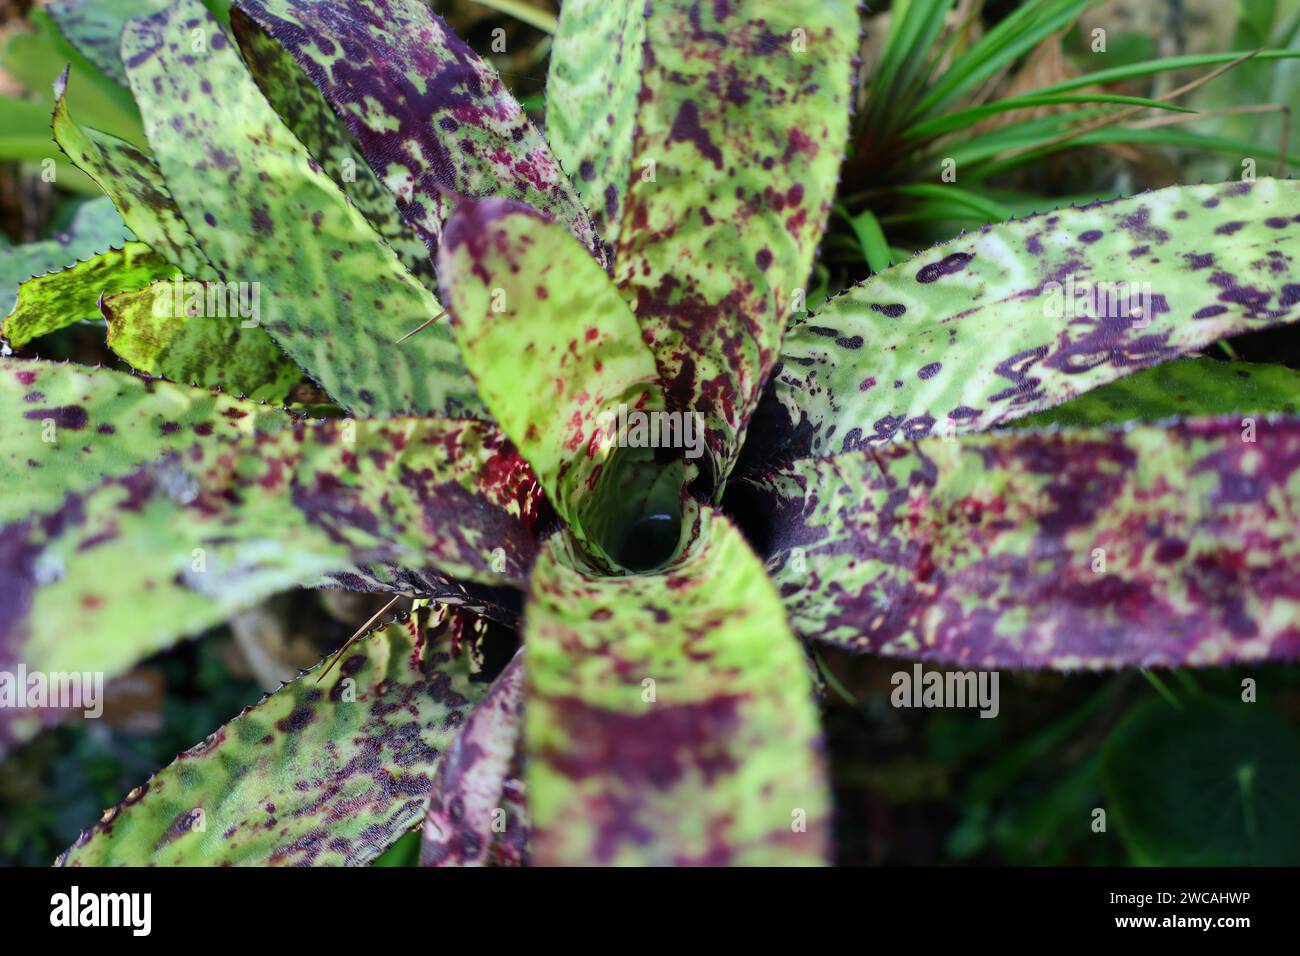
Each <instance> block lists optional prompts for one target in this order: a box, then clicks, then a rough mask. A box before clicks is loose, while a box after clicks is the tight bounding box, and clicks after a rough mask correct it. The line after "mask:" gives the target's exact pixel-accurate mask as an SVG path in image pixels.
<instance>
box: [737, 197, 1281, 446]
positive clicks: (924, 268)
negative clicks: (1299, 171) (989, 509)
mask: <svg viewBox="0 0 1300 956" xmlns="http://www.w3.org/2000/svg"><path fill="white" fill-rule="evenodd" d="M1297 239H1300V183H1297V182H1294V181H1290V180H1276V179H1260V180H1257V181H1255V182H1239V183H1225V184H1221V185H1213V186H1172V187H1170V188H1168V189H1161V190H1157V191H1155V192H1150V193H1144V194H1143V195H1141V196H1136V197H1133V198H1131V199H1118V200H1114V201H1112V202H1105V203H1094V204H1092V205H1089V206H1084V207H1080V208H1069V209H1060V210H1057V211H1056V212H1052V213H1044V214H1040V215H1037V216H1030V217H1029V218H1027V219H1022V220H1017V221H1013V222H1007V223H998V224H996V225H991V226H985V227H984V228H983V229H980V230H978V231H976V232H973V233H969V234H967V235H965V236H962V237H961V238H959V239H954V240H952V241H951V242H946V243H943V244H942V245H939V246H936V247H934V248H933V249H930V250H927V251H925V252H921V253H918V254H917V255H916V256H914V257H913V258H912V259H911V260H909V261H908V262H906V263H904V264H903V265H900V266H896V267H894V268H892V269H888V270H886V271H884V272H881V273H878V274H876V275H874V276H872V277H871V278H869V279H867V280H866V281H864V282H862V283H860V284H859V285H857V286H854V287H853V288H852V289H851V290H849V291H848V292H847V293H845V294H844V295H841V296H839V297H837V298H835V299H832V300H831V301H830V302H829V303H828V304H827V305H826V307H825V308H824V309H823V310H822V311H821V312H819V313H818V314H817V315H815V316H813V317H811V318H810V319H808V320H807V321H806V322H804V323H802V324H800V325H799V326H798V327H796V328H793V329H791V331H790V333H789V335H787V336H786V340H785V342H784V343H783V344H782V347H781V365H780V369H779V371H778V372H777V373H776V375H775V376H774V382H775V384H774V388H773V390H772V392H771V394H770V395H769V396H768V397H767V398H766V399H765V401H764V403H763V406H762V407H761V408H760V411H759V414H758V416H756V420H755V424H754V427H753V429H752V430H751V438H752V440H753V442H754V446H753V447H754V448H755V449H756V450H758V452H759V457H760V458H761V459H762V460H764V461H780V460H783V459H789V458H793V457H800V456H803V455H833V454H836V453H837V452H841V451H849V450H852V449H854V448H861V447H867V446H876V445H881V444H887V443H889V442H892V441H898V440H902V439H915V438H920V437H923V436H925V435H929V434H931V433H935V434H960V433H963V432H975V431H982V430H984V429H987V428H991V427H993V426H994V425H998V424H1001V423H1004V422H1008V421H1011V420H1013V419H1016V418H1019V417H1021V416H1024V415H1028V414H1030V413H1032V412H1036V411H1041V410H1042V409H1045V408H1050V407H1051V406H1053V405H1057V404H1060V403H1061V402H1064V401H1066V400H1067V399H1069V398H1072V397H1073V396H1075V395H1079V394H1081V393H1084V392H1087V391H1088V390H1089V389H1092V388H1096V387H1098V386H1100V385H1104V384H1106V383H1107V382H1111V381H1114V380H1115V379H1118V378H1120V377H1122V376H1124V375H1128V374H1131V373H1133V372H1136V371H1138V370H1140V369H1143V368H1146V367H1148V366H1151V365H1155V364H1158V363H1160V362H1165V361H1168V360H1170V359H1173V358H1177V357H1179V356H1182V355H1184V354H1186V353H1188V352H1194V351H1196V350H1197V349H1200V348H1203V347H1204V346H1206V345H1208V344H1209V343H1211V342H1214V341H1216V340H1217V339H1220V338H1223V337H1225V336H1229V335H1235V334H1238V333H1241V332H1247V331H1252V330H1255V329H1263V328H1268V327H1270V326H1274V325H1279V324H1281V323H1285V322H1294V321H1295V320H1296V319H1298V318H1300V260H1297V257H1296V254H1295V252H1294V251H1293V247H1294V245H1295V243H1296V241H1297Z"/></svg>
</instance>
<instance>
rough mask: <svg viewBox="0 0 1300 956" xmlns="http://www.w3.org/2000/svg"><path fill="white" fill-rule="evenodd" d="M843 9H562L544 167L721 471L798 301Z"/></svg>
mask: <svg viewBox="0 0 1300 956" xmlns="http://www.w3.org/2000/svg"><path fill="white" fill-rule="evenodd" d="M857 24H858V14H857V7H856V4H855V3H853V2H850V0H830V2H828V0H793V2H784V3H761V2H757V0H729V2H726V3H699V2H687V0H651V2H649V3H644V2H641V0H628V2H624V3H619V2H609V0H567V2H566V3H565V4H564V5H563V8H562V10H561V13H560V22H559V30H558V32H557V34H556V40H555V49H554V51H553V52H552V55H551V73H550V77H549V82H548V86H547V123H548V128H549V131H550V135H551V139H552V143H553V145H554V147H555V150H556V154H557V155H558V156H559V157H560V159H561V161H562V162H563V163H564V164H565V167H566V168H567V169H568V170H569V172H570V174H571V175H573V176H574V177H575V183H576V185H577V186H578V189H579V191H580V192H581V193H582V196H583V198H584V199H585V200H586V202H587V204H588V206H589V207H590V208H592V209H593V210H597V213H596V214H597V215H598V217H599V223H600V226H599V228H601V230H602V234H603V235H604V237H605V238H606V239H607V240H608V241H610V242H611V243H612V245H613V257H614V276H615V279H616V281H617V282H618V285H619V287H620V289H621V290H622V291H623V294H624V296H625V297H626V298H627V300H628V301H629V302H630V303H632V305H633V308H634V310H635V312H636V315H637V319H638V320H639V321H640V323H641V327H642V330H643V331H644V333H645V337H646V341H647V342H648V343H649V344H650V345H651V348H652V349H653V351H654V353H655V357H656V359H657V361H658V365H659V369H660V372H661V376H662V379H663V381H664V383H665V388H666V389H667V390H668V399H669V404H670V407H671V408H672V409H675V410H695V411H699V412H702V413H703V414H704V415H705V418H706V423H707V425H708V446H709V450H710V458H711V459H712V470H713V479H714V480H715V481H720V480H721V479H722V478H723V477H725V475H726V474H727V473H728V471H729V470H730V468H731V462H732V459H733V457H734V456H735V454H736V452H737V450H738V449H739V446H740V441H741V437H742V433H743V430H744V427H745V423H746V422H747V421H748V420H749V416H750V413H751V412H752V410H753V408H754V405H755V404H756V403H757V402H758V399H759V394H760V390H761V389H762V387H763V383H764V381H765V380H766V378H767V376H768V374H769V372H770V370H771V369H772V367H773V365H774V364H775V362H776V358H777V350H778V348H779V346H780V342H781V335H782V333H783V332H784V330H785V324H786V320H787V318H788V317H789V315H790V312H791V310H792V307H794V308H799V307H800V306H798V305H797V302H798V301H799V300H800V298H801V295H802V287H804V285H805V283H806V280H807V278H808V273H809V269H810V268H811V265H812V258H813V253H814V250H815V249H816V247H817V243H818V241H819V240H820V238H821V234H822V229H823V227H824V224H825V221H826V215H827V213H828V212H829V210H830V203H831V197H832V194H833V193H834V189H835V177H836V174H837V172H838V170H839V165H840V159H841V158H842V156H843V147H844V141H845V137H846V135H847V130H848V115H849V109H850V103H849V92H850V88H851V74H852V70H851V61H852V58H853V56H854V54H855V52H856V51H857V47H858V29H857Z"/></svg>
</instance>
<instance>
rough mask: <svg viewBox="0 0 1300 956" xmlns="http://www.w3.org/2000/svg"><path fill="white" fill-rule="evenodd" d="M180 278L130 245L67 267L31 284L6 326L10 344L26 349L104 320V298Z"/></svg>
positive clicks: (158, 259) (146, 249)
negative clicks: (38, 341) (74, 327)
mask: <svg viewBox="0 0 1300 956" xmlns="http://www.w3.org/2000/svg"><path fill="white" fill-rule="evenodd" d="M178 274H179V272H178V270H177V269H176V267H175V266H173V265H170V264H168V262H167V260H165V259H163V258H162V257H161V256H159V255H158V254H157V253H156V252H154V251H153V250H152V249H150V248H149V247H148V246H146V245H145V244H144V243H143V242H128V243H125V244H124V245H123V246H122V247H121V248H120V249H109V250H108V251H106V252H101V253H99V254H98V255H96V256H92V257H91V258H89V259H87V260H85V261H84V262H78V263H76V264H74V265H71V266H67V267H66V268H64V269H62V270H60V271H59V272H52V273H49V274H48V275H44V276H37V277H36V278H33V279H28V280H27V281H26V282H24V283H23V284H22V285H21V286H20V287H19V289H18V302H17V304H16V305H15V306H14V310H13V312H11V313H10V314H9V315H8V316H7V317H6V318H5V320H4V326H3V334H4V337H5V340H6V341H7V342H8V343H9V344H10V345H11V346H13V347H14V348H22V347H23V346H24V345H26V344H27V343H28V342H30V341H31V340H32V339H35V338H39V337H40V336H42V335H48V334H49V333H51V332H56V331H58V330H59V329H62V328H65V327H67V326H69V325H72V324H73V323H75V322H81V321H84V320H87V319H98V318H99V317H100V315H99V306H98V303H99V297H100V296H101V295H113V294H114V293H117V292H124V291H126V290H129V289H138V288H140V287H141V286H147V285H148V284H149V283H150V282H152V281H153V280H154V279H169V278H171V277H173V276H175V275H178Z"/></svg>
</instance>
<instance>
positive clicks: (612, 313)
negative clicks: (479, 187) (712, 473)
mask: <svg viewBox="0 0 1300 956" xmlns="http://www.w3.org/2000/svg"><path fill="white" fill-rule="evenodd" d="M438 274H439V276H440V277H441V280H442V289H443V295H444V296H445V298H446V300H447V304H448V307H449V308H450V309H451V312H452V318H453V321H454V323H455V329H456V340H457V342H458V343H459V344H460V348H461V352H462V354H463V355H464V360H465V365H466V367H468V368H469V370H470V373H471V374H472V375H473V376H474V379H475V381H476V382H477V383H478V388H479V394H480V395H481V396H482V399H483V402H484V404H486V405H487V407H488V409H489V410H490V411H491V413H492V416H493V418H494V419H495V420H496V421H497V422H499V423H500V425H501V428H502V430H503V431H505V433H506V434H507V435H509V436H510V437H511V439H512V440H513V441H514V442H515V443H516V444H517V445H518V446H519V449H520V451H521V452H522V453H523V455H524V457H525V458H527V459H528V461H529V463H530V464H531V465H532V466H533V470H534V471H535V472H536V474H537V477H538V479H539V480H540V481H541V482H542V484H543V485H544V486H545V487H546V490H547V493H548V494H549V496H550V498H551V500H552V501H553V502H554V503H555V507H556V510H557V511H558V512H559V513H560V514H561V515H562V516H564V518H565V519H566V520H567V521H568V523H569V525H570V526H571V527H572V528H573V529H574V531H575V534H577V535H578V536H579V537H580V538H581V539H582V540H583V541H584V542H586V543H587V544H588V545H589V547H590V549H591V550H592V551H593V552H594V553H596V554H597V555H599V556H601V557H603V556H604V555H605V551H604V549H603V548H602V544H604V543H605V542H604V541H603V540H602V538H603V536H602V535H601V533H600V531H601V529H603V528H604V527H606V525H607V524H608V522H609V514H608V510H609V509H608V508H606V507H604V506H605V505H609V506H610V507H612V506H614V505H621V504H623V503H625V502H626V501H627V500H629V498H628V496H626V495H620V496H619V498H620V501H615V502H610V498H611V494H610V492H609V491H608V489H607V488H602V486H606V485H609V484H610V482H612V481H615V480H616V479H617V477H618V476H619V475H622V474H623V473H624V470H622V469H619V468H614V467H611V463H612V462H613V461H614V459H616V458H622V457H626V456H622V455H620V452H622V451H624V449H622V448H619V447H617V439H618V436H617V434H616V431H617V423H618V420H619V410H620V407H621V408H623V409H625V410H628V411H632V412H645V411H650V410H654V409H662V408H663V391H662V389H661V388H660V387H659V384H658V373H657V371H656V369H655V363H654V357H653V356H652V355H651V354H650V351H649V350H648V349H647V348H646V347H645V343H644V342H642V340H641V335H640V332H639V330H638V328H637V324H636V318H635V316H633V315H632V313H631V311H630V310H629V309H628V307H627V305H626V304H625V303H624V302H623V300H622V299H621V298H619V295H618V290H617V289H615V288H614V285H613V283H612V282H610V279H609V276H607V275H606V274H605V272H604V270H602V269H601V268H600V266H599V265H598V264H597V263H596V261H595V260H594V259H592V257H591V256H590V255H588V253H587V251H586V250H585V249H584V248H583V247H582V246H581V245H580V244H579V243H578V242H577V241H576V240H575V239H573V238H572V237H571V236H570V235H568V234H567V233H566V232H565V231H564V229H563V228H561V227H560V226H559V225H556V224H554V223H550V222H547V221H546V220H545V219H543V218H542V217H541V215H540V214H538V213H537V212H535V211H533V210H532V209H530V208H529V207H527V206H523V205H520V204H519V203H516V202H513V201H510V200H505V199H486V200H482V201H473V200H467V201H465V202H462V203H461V204H460V205H459V206H458V207H457V209H456V212H455V213H454V214H453V216H452V217H451V219H450V220H448V222H447V226H446V233H445V236H444V241H443V244H442V248H441V250H440V251H439V255H438ZM684 484H685V481H684V479H683V480H681V481H679V482H678V484H677V486H676V487H672V488H670V489H667V491H666V492H665V494H667V495H668V496H669V497H671V498H673V499H676V498H677V496H678V494H679V492H680V489H681V488H682V486H683V485H684ZM611 487H612V486H611ZM597 512H604V513H597ZM611 557H614V556H611Z"/></svg>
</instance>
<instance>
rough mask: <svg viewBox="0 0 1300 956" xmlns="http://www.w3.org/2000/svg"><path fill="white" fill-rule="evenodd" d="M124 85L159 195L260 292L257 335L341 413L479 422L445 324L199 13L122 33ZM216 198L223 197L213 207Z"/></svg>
mask: <svg viewBox="0 0 1300 956" xmlns="http://www.w3.org/2000/svg"><path fill="white" fill-rule="evenodd" d="M122 45H123V46H122V48H123V51H124V53H125V54H126V58H125V63H126V72H127V77H128V78H129V79H130V81H131V89H132V91H133V92H134V94H135V97H136V100H137V102H138V103H139V105H140V111H141V113H142V115H143V116H144V119H145V131H146V133H147V134H148V136H149V142H150V143H151V145H152V146H153V149H154V153H155V155H156V156H157V157H158V162H159V166H160V167H161V168H162V171H163V174H164V175H165V176H166V179H167V184H168V186H169V187H170V189H171V192H172V195H173V196H174V197H175V198H176V203H177V205H178V207H179V208H180V210H181V212H182V213H183V214H184V216H185V219H186V221H187V222H188V223H189V225H190V227H191V229H192V230H193V231H194V234H195V236H196V237H197V239H198V241H199V244H200V245H201V246H202V248H203V251H204V253H205V254H206V255H207V257H208V259H209V260H210V261H211V262H212V265H213V267H214V268H215V269H216V271H217V273H218V274H219V276H220V278H221V279H222V280H224V281H225V282H227V283H231V282H235V283H239V282H248V283H258V284H259V286H260V289H261V293H262V294H261V316H260V322H261V327H262V328H264V329H266V330H267V331H268V332H270V333H271V335H272V337H273V338H275V339H276V341H277V342H279V344H280V345H281V346H282V347H283V348H284V349H285V351H287V352H288V353H289V355H290V356H291V357H292V358H293V359H294V361H296V362H297V363H298V364H299V365H301V366H302V367H303V368H304V369H305V370H306V371H307V373H308V374H309V375H311V376H312V378H313V379H315V380H316V381H317V382H318V383H319V384H320V385H321V387H322V388H324V389H325V391H326V392H328V393H329V394H330V395H331V396H332V397H333V398H334V399H335V400H336V401H337V402H338V403H339V404H341V405H342V406H343V407H344V408H345V409H347V410H349V411H351V412H353V413H355V414H362V415H408V414H417V415H423V414H432V415H448V416H452V417H461V416H469V417H480V416H482V415H484V414H485V413H484V410H483V407H482V405H481V403H480V402H479V401H478V397H477V395H476V394H475V393H474V389H473V386H472V383H471V382H470V381H469V376H468V375H467V374H466V372H465V369H464V366H463V365H462V364H461V362H460V355H459V353H458V352H457V350H456V344H455V342H454V341H452V337H451V331H450V328H449V323H448V322H446V321H442V322H432V324H431V327H429V328H426V329H424V330H423V331H421V332H420V333H419V334H418V335H416V336H415V337H414V338H412V339H410V340H409V341H407V342H403V343H402V344H401V346H400V347H398V346H397V344H396V343H397V340H398V339H400V338H402V337H403V336H404V335H406V334H407V333H408V332H411V331H413V330H415V329H416V328H419V327H421V326H422V325H425V324H426V323H430V322H431V320H435V319H436V318H437V317H438V315H439V313H440V312H441V311H442V310H441V308H440V306H439V305H438V302H437V300H436V299H434V297H433V296H432V295H431V294H430V292H429V290H428V289H426V288H425V287H424V286H422V285H421V284H420V283H419V281H418V280H416V279H415V277H413V276H412V275H411V274H410V273H409V272H408V271H407V270H406V269H405V268H404V267H403V266H402V264H401V262H400V260H399V259H398V258H397V255H396V254H395V253H394V252H393V250H392V249H391V248H389V247H388V246H387V245H386V244H385V243H384V242H383V240H382V239H381V238H380V237H379V236H378V235H377V234H376V233H375V231H374V230H373V229H372V228H371V227H370V225H369V224H368V223H367V222H366V220H365V217H364V216H363V215H362V213H361V212H360V211H359V210H358V209H357V208H356V207H355V206H353V205H352V203H350V202H349V201H348V199H347V197H346V196H345V195H344V194H343V192H342V191H340V190H339V188H338V186H337V185H336V184H335V183H334V181H333V180H332V179H330V177H329V176H327V175H326V174H325V173H324V172H322V171H321V169H320V166H319V164H318V163H317V162H316V161H315V160H314V159H313V158H312V157H311V155H310V154H309V153H308V152H307V150H306V148H305V147H303V145H302V144H301V143H300V142H298V140H297V139H296V138H295V137H294V135H293V134H292V132H290V130H289V129H288V128H287V127H286V126H285V125H284V123H283V122H282V121H281V120H280V118H279V117H278V116H276V114H275V112H274V110H272V109H271V107H270V106H269V105H268V104H267V102H266V100H265V99H264V98H263V97H262V94H261V91H259V90H258V88H257V84H255V83H254V82H253V80H252V78H251V77H250V76H249V74H248V71H247V70H246V69H245V68H244V64H243V62H242V61H241V60H240V58H239V54H238V53H236V52H235V49H234V47H233V45H232V43H231V41H230V40H229V39H228V38H227V36H226V34H225V32H224V31H223V30H222V29H221V27H220V26H219V25H218V24H217V22H216V20H214V19H213V18H212V16H211V15H210V14H209V13H208V12H207V10H206V9H205V8H204V7H203V5H202V4H201V3H199V2H198V0H177V2H176V3H174V4H173V5H172V6H170V7H168V9H167V10H165V11H163V12H162V13H160V14H156V15H154V16H152V17H148V18H145V19H141V20H132V21H130V23H129V25H128V26H127V29H126V32H125V33H124V34H123V39H122ZM214 196H219V197H222V201H221V203H220V205H213V202H212V198H213V197H214Z"/></svg>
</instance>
